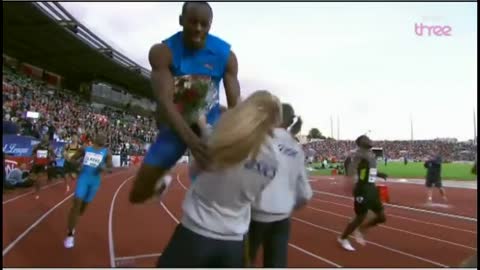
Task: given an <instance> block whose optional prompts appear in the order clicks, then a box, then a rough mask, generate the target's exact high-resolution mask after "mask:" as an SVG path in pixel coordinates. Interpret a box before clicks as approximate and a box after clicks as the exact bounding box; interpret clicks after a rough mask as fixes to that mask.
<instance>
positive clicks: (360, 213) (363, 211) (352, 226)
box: [338, 196, 368, 251]
mask: <svg viewBox="0 0 480 270" xmlns="http://www.w3.org/2000/svg"><path fill="white" fill-rule="evenodd" d="M354 209H355V217H354V218H353V220H352V221H351V222H350V223H348V225H347V227H346V228H345V230H344V231H343V233H342V235H341V236H340V238H338V242H339V243H340V245H342V247H343V248H344V249H346V250H348V251H355V249H354V248H353V247H352V245H351V244H350V241H348V237H349V236H350V235H351V234H352V233H353V232H355V231H356V230H357V229H358V228H359V227H360V225H361V224H362V223H363V221H364V220H365V218H366V216H367V213H368V207H367V205H366V201H365V198H364V197H363V196H355V201H354Z"/></svg>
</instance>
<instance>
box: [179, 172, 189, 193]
mask: <svg viewBox="0 0 480 270" xmlns="http://www.w3.org/2000/svg"><path fill="white" fill-rule="evenodd" d="M177 182H178V183H179V184H180V186H182V188H183V189H185V190H187V187H186V186H184V185H183V183H182V181H180V175H179V174H178V173H177Z"/></svg>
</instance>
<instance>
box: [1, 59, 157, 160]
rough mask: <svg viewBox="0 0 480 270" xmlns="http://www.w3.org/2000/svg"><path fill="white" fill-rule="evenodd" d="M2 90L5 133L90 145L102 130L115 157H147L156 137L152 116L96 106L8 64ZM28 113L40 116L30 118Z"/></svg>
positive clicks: (4, 69) (5, 67) (4, 70)
mask: <svg viewBox="0 0 480 270" xmlns="http://www.w3.org/2000/svg"><path fill="white" fill-rule="evenodd" d="M2 90H3V91H2V94H3V126H4V132H3V133H4V134H17V135H24V136H34V137H37V138H40V137H41V136H42V135H44V134H48V135H49V136H50V139H51V140H55V141H65V142H69V141H70V140H71V138H72V136H73V135H77V136H79V138H80V140H81V141H82V142H83V143H87V142H89V141H91V139H92V137H93V135H94V134H95V133H96V132H98V131H102V132H105V133H106V134H107V135H108V145H109V147H110V149H111V150H112V151H113V152H114V153H115V154H119V153H120V152H127V153H128V154H129V155H142V154H144V152H145V147H146V145H147V144H148V143H150V142H151V141H152V140H153V139H154V136H155V135H156V130H157V129H156V125H155V122H154V121H153V119H152V118H151V117H144V116H139V115H134V114H132V113H131V112H128V111H125V110H122V109H116V108H112V107H107V106H94V105H92V104H90V102H88V101H87V100H83V99H82V98H81V97H80V96H79V95H76V94H75V93H73V92H69V91H67V90H63V89H55V88H51V87H49V86H47V85H46V84H45V83H44V82H41V81H38V80H34V79H32V78H29V77H27V76H24V75H22V74H19V73H17V72H16V71H15V70H13V69H11V68H9V67H7V66H5V65H4V66H3V77H2ZM97 105H98V104H97ZM27 112H34V113H39V117H38V118H32V117H30V115H28V117H27Z"/></svg>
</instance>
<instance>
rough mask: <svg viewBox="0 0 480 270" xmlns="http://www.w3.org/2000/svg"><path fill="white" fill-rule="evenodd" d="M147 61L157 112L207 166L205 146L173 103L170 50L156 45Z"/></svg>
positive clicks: (164, 46)
mask: <svg viewBox="0 0 480 270" xmlns="http://www.w3.org/2000/svg"><path fill="white" fill-rule="evenodd" d="M148 59H149V61H150V65H151V66H152V73H151V81H152V88H153V91H154V95H155V97H156V99H157V104H158V111H159V112H160V113H162V114H163V115H165V116H166V120H167V121H168V123H169V124H170V126H171V127H172V128H173V129H174V131H175V132H176V133H177V134H178V136H179V137H180V138H181V139H182V140H183V141H184V142H185V144H187V145H188V146H189V148H190V149H191V150H192V153H193V155H194V156H195V159H196V160H197V161H198V162H199V163H202V164H207V163H208V156H207V151H206V147H205V145H204V144H202V143H201V141H200V138H198V136H197V135H195V133H194V132H193V131H192V129H191V128H190V127H189V126H188V124H187V123H186V122H185V120H184V119H183V117H182V115H181V114H180V113H179V112H178V111H177V109H176V107H175V104H174V103H173V94H174V93H173V91H174V81H173V75H172V72H171V71H170V65H171V63H172V53H171V52H170V49H169V48H168V47H167V45H165V44H156V45H154V46H153V47H152V48H151V49H150V52H149V55H148ZM157 117H158V116H157Z"/></svg>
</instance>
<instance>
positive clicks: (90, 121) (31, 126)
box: [2, 65, 476, 161]
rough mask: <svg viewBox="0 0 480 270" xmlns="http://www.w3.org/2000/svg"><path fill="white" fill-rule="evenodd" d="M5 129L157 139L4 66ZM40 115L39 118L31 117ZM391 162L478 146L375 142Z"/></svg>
mask: <svg viewBox="0 0 480 270" xmlns="http://www.w3.org/2000/svg"><path fill="white" fill-rule="evenodd" d="M2 88H3V92H2V94H3V116H4V119H3V120H4V121H3V129H4V134H19V135H25V136H34V137H37V138H39V137H40V136H41V135H43V134H46V133H48V134H49V136H50V139H51V140H56V141H65V142H69V141H70V140H71V138H72V136H73V135H77V136H79V138H80V140H81V141H82V142H83V143H86V142H88V141H90V140H91V139H92V136H93V134H95V133H96V132H98V131H103V132H105V133H106V134H107V135H108V145H109V147H110V149H111V150H112V151H113V153H114V154H120V153H121V154H122V155H127V154H128V155H142V154H144V152H145V147H146V146H147V145H148V144H149V143H151V142H152V140H153V139H154V137H155V135H156V131H157V128H156V124H155V121H154V120H153V118H152V117H148V116H147V117H145V116H139V115H135V114H132V113H131V112H130V111H128V110H125V109H116V108H113V107H108V106H103V105H100V106H98V105H99V104H96V105H97V106H95V105H92V104H91V103H90V102H88V101H87V100H83V99H82V98H81V97H80V95H77V94H76V93H73V92H69V91H67V90H63V89H55V88H51V87H49V86H47V85H46V84H45V83H44V82H41V81H37V80H34V79H32V78H29V77H27V76H24V75H21V74H19V73H17V72H16V71H15V70H13V69H11V68H9V67H7V66H5V65H4V66H3V79H2ZM27 112H36V113H39V118H31V117H27ZM374 144H375V146H376V147H381V148H383V151H384V152H383V153H384V156H385V157H386V158H388V159H404V158H408V159H410V160H424V159H425V158H427V157H428V156H430V155H438V154H439V155H441V156H442V157H443V159H444V160H446V161H455V160H468V161H473V160H475V156H476V145H474V144H471V143H467V142H449V141H439V140H423V141H376V142H375V143H374ZM354 148H355V143H354V141H346V140H340V141H337V140H333V139H326V140H322V141H315V142H310V143H307V144H304V149H305V151H306V153H307V156H312V155H313V156H314V158H315V159H316V160H324V159H328V160H344V159H345V157H346V156H347V155H348V153H349V152H350V150H352V149H354Z"/></svg>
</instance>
